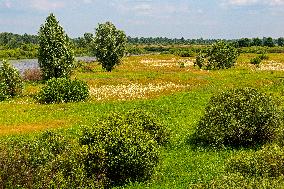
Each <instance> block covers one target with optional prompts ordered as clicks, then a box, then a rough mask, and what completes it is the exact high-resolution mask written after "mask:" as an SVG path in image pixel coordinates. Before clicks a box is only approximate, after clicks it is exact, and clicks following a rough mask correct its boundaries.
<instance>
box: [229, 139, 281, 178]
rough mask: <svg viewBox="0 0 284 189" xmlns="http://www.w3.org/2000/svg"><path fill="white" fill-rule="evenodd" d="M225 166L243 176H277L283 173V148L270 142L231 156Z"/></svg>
mask: <svg viewBox="0 0 284 189" xmlns="http://www.w3.org/2000/svg"><path fill="white" fill-rule="evenodd" d="M226 167H227V168H226V169H227V171H229V172H232V173H241V174H242V175H243V176H261V177H279V176H282V175H283V174H284V149H283V148H282V147H280V146H278V145H277V144H272V145H267V146H265V147H263V148H262V149H261V150H259V151H256V152H250V153H248V152H243V153H240V154H238V155H236V156H234V157H232V158H231V159H230V160H229V161H228V163H227V165H226Z"/></svg>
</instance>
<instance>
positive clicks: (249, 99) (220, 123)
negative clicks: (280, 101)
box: [192, 88, 282, 147]
mask: <svg viewBox="0 0 284 189" xmlns="http://www.w3.org/2000/svg"><path fill="white" fill-rule="evenodd" d="M281 124H282V120H281V115H280V112H279V110H278V107H277V105H276V103H275V101H274V100H273V99H272V98H271V97H269V96H267V95H265V94H262V93H260V92H258V91H257V90H255V89H252V88H243V89H233V90H230V91H226V92H223V93H221V94H219V95H217V96H213V97H212V98H211V99H210V102H209V104H208V105H207V107H206V109H205V114H204V116H203V117H202V118H201V119H200V121H199V122H198V125H197V128H196V131H195V133H194V135H193V139H192V140H193V141H195V142H197V143H200V144H203V145H213V146H223V145H225V146H233V147H238V146H252V145H257V144H263V143H266V142H268V141H271V140H273V139H275V137H276V135H277V128H279V127H280V126H281Z"/></svg>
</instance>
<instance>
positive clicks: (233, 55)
mask: <svg viewBox="0 0 284 189" xmlns="http://www.w3.org/2000/svg"><path fill="white" fill-rule="evenodd" d="M238 55H239V53H238V51H237V49H236V48H235V47H234V46H233V45H231V44H228V43H225V42H224V41H218V42H216V43H214V44H213V45H212V46H211V47H210V48H209V49H208V50H207V51H206V52H205V53H202V52H201V53H199V54H198V55H197V57H196V62H195V65H197V66H198V67H199V68H200V69H201V68H203V69H208V70H218V69H227V68H231V67H232V66H233V65H234V64H235V63H236V61H237V58H238Z"/></svg>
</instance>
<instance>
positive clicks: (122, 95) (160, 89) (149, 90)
mask: <svg viewBox="0 0 284 189" xmlns="http://www.w3.org/2000/svg"><path fill="white" fill-rule="evenodd" d="M189 87H190V85H183V84H175V83H172V82H164V83H156V84H152V83H149V84H139V83H131V84H127V85H123V84H120V85H105V86H101V87H95V88H91V89H90V94H91V96H92V97H93V98H95V99H96V100H99V101H103V100H133V99H147V98H151V97H155V96H160V95H161V94H169V93H172V92H176V91H181V90H184V89H187V88H189Z"/></svg>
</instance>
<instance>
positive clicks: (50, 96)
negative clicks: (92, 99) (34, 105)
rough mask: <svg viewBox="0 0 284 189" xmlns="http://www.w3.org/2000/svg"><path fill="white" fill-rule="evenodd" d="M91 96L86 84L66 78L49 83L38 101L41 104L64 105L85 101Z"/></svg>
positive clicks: (51, 80) (40, 93)
mask: <svg viewBox="0 0 284 189" xmlns="http://www.w3.org/2000/svg"><path fill="white" fill-rule="evenodd" d="M88 96H89V88H88V85H87V83H86V82H84V81H80V80H73V81H72V80H70V79H65V78H57V79H56V78H53V79H50V80H48V81H47V83H46V86H45V87H43V88H42V89H41V91H40V92H39V94H38V95H37V96H36V99H37V100H38V101H39V102H40V103H47V104H49V103H63V102H78V101H84V100H85V99H86V98H87V97H88Z"/></svg>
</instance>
